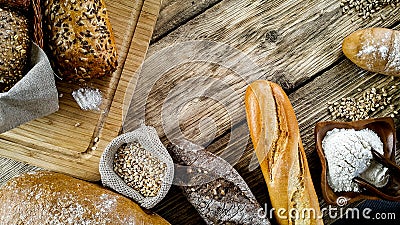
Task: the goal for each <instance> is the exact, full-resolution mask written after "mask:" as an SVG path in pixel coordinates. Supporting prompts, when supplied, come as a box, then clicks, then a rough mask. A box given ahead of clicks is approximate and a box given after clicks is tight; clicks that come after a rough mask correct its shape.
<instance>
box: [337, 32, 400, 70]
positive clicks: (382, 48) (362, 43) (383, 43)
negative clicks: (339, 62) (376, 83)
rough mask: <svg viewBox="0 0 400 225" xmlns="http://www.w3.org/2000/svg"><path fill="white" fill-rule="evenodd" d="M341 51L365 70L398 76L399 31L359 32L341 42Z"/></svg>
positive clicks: (399, 56)
mask: <svg viewBox="0 0 400 225" xmlns="http://www.w3.org/2000/svg"><path fill="white" fill-rule="evenodd" d="M342 49H343V53H344V54H345V55H346V57H347V58H349V59H350V60H351V61H352V62H353V63H355V64H356V65H357V66H359V67H361V68H363V69H365V70H368V71H371V72H376V73H381V74H386V75H390V76H400V31H395V30H390V29H386V28H368V29H365V30H359V31H356V32H354V33H352V34H350V35H349V36H348V37H346V38H345V39H344V40H343V44H342Z"/></svg>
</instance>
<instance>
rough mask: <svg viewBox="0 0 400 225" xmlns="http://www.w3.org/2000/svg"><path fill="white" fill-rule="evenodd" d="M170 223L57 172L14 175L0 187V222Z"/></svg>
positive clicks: (134, 205)
mask: <svg viewBox="0 0 400 225" xmlns="http://www.w3.org/2000/svg"><path fill="white" fill-rule="evenodd" d="M72 223H73V224H149V225H169V223H168V222H167V221H165V220H164V219H163V218H161V217H160V216H158V215H157V214H150V213H146V212H144V211H143V210H142V209H141V208H140V207H139V206H138V205H137V204H135V203H134V202H132V201H131V200H129V199H128V198H125V197H123V196H122V195H119V194H116V193H114V192H112V191H110V190H108V189H105V188H103V187H101V186H99V185H96V184H92V183H88V182H85V181H81V180H78V179H75V178H72V177H69V176H66V175H63V174H59V173H54V172H46V171H41V172H34V173H31V174H24V175H21V176H19V177H16V178H13V179H11V180H10V181H8V182H7V183H6V184H5V185H4V186H2V187H1V188H0V224H72Z"/></svg>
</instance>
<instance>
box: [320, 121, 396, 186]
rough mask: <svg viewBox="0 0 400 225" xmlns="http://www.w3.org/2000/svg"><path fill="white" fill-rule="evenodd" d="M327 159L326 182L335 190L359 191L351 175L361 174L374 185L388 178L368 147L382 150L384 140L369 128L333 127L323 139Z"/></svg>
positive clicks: (383, 182) (385, 170) (382, 183)
mask: <svg viewBox="0 0 400 225" xmlns="http://www.w3.org/2000/svg"><path fill="white" fill-rule="evenodd" d="M322 148H323V150H324V153H325V157H326V160H327V163H328V183H329V186H331V188H332V189H333V190H334V191H335V192H341V191H345V192H350V191H352V192H360V191H361V189H360V187H359V185H357V184H356V183H354V182H353V181H352V179H353V178H354V177H357V176H360V177H362V178H364V179H365V180H367V181H368V182H370V183H372V184H374V185H375V186H377V187H381V186H384V185H385V184H386V183H387V181H388V175H387V168H385V167H383V166H382V165H381V164H379V163H375V161H373V160H372V158H373V156H372V152H371V149H375V150H376V151H377V152H379V153H381V154H383V143H382V141H381V140H380V138H379V137H378V135H377V134H376V133H375V132H373V131H372V130H369V129H363V130H360V131H356V130H354V129H336V128H335V129H333V130H331V131H328V132H327V134H326V136H325V138H324V140H323V141H322Z"/></svg>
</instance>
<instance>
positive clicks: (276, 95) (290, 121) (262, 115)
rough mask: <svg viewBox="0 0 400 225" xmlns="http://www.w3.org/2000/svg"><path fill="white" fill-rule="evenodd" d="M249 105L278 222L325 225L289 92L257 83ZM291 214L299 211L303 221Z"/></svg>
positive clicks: (256, 146)
mask: <svg viewBox="0 0 400 225" xmlns="http://www.w3.org/2000/svg"><path fill="white" fill-rule="evenodd" d="M245 103H246V114H247V122H248V126H249V129H250V136H251V139H252V142H253V146H254V149H255V151H256V154H257V158H258V161H259V163H260V166H261V170H262V172H263V175H264V179H265V182H266V183H267V186H268V192H269V197H270V199H271V204H272V207H273V208H275V211H274V213H275V217H276V220H277V222H278V223H279V224H322V223H323V222H322V219H321V218H319V216H321V212H320V208H319V202H318V198H317V195H316V193H315V189H314V185H313V182H312V179H311V175H310V171H309V168H308V164H307V159H306V155H305V152H304V149H303V145H302V143H301V139H300V133H299V127H298V124H297V120H296V116H295V113H294V110H293V108H292V106H291V104H290V101H289V99H288V97H287V96H286V94H285V92H284V91H283V90H282V88H281V87H280V86H279V85H278V84H275V83H272V82H269V81H261V80H260V81H255V82H254V83H252V84H250V85H249V87H248V88H247V90H246V96H245ZM279 210H281V211H279ZM308 210H309V212H311V216H308V214H307V211H308ZM289 212H294V214H293V215H296V214H295V213H296V212H298V213H299V214H298V215H299V218H297V219H296V218H292V217H291V216H290V215H291V214H290V213H289ZM304 215H305V216H304ZM285 216H286V217H285Z"/></svg>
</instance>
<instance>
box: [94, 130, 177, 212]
mask: <svg viewBox="0 0 400 225" xmlns="http://www.w3.org/2000/svg"><path fill="white" fill-rule="evenodd" d="M132 142H138V143H139V144H141V145H142V146H143V148H144V149H146V150H147V151H149V152H150V153H151V154H152V155H153V156H155V157H157V158H158V159H159V160H160V161H161V162H163V163H165V164H166V166H167V168H166V170H165V175H164V178H163V179H162V184H161V188H160V190H159V191H158V193H157V195H156V196H154V197H144V196H143V195H141V194H140V193H139V192H138V191H136V190H135V189H133V188H131V187H130V186H128V185H127V184H126V183H125V182H124V181H123V180H122V178H120V177H119V176H118V175H117V174H116V173H115V172H114V170H113V161H114V156H115V153H116V152H117V150H118V149H119V148H120V147H121V146H122V145H123V144H125V143H126V144H129V143H132ZM99 170H100V175H101V182H102V183H103V185H104V186H107V187H109V188H111V189H113V190H115V191H117V192H118V193H120V194H122V195H125V196H127V197H129V198H131V199H133V200H135V201H136V202H137V203H139V205H141V206H142V207H144V208H147V209H149V208H152V207H154V206H155V205H156V204H157V203H158V202H160V201H161V200H162V199H163V198H164V197H165V195H166V194H167V192H168V191H169V189H170V187H171V184H172V181H173V179H174V163H173V161H172V158H171V156H170V155H169V154H168V151H167V149H166V148H165V147H164V145H163V144H162V143H161V141H160V139H159V138H158V135H157V131H156V130H155V129H154V128H153V127H149V126H145V125H142V126H140V127H139V128H138V129H136V130H134V131H132V132H129V133H126V134H122V135H120V136H118V137H116V138H115V139H114V140H113V141H111V143H110V144H109V145H108V146H107V148H106V149H105V151H104V152H103V155H102V157H101V159H100V165H99Z"/></svg>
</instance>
